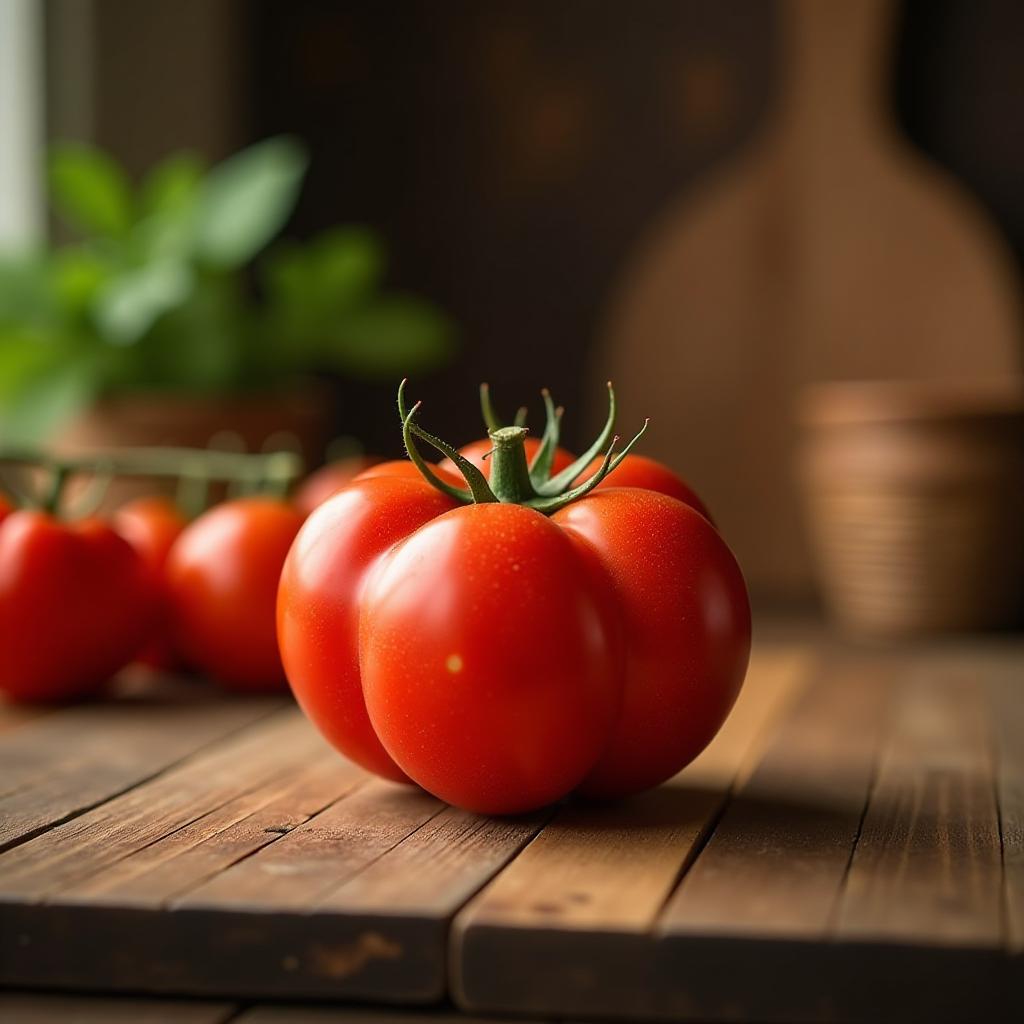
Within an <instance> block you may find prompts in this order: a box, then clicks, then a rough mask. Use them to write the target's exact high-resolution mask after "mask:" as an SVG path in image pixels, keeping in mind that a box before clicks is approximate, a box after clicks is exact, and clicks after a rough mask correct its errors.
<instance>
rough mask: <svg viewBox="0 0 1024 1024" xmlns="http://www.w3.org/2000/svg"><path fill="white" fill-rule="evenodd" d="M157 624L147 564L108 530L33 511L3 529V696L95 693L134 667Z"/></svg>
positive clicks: (10, 518) (13, 516)
mask: <svg viewBox="0 0 1024 1024" xmlns="http://www.w3.org/2000/svg"><path fill="white" fill-rule="evenodd" d="M153 614H154V606H153V601H152V594H151V590H150V581H149V576H148V573H147V571H146V568H145V566H144V565H143V563H142V560H141V559H140V558H139V556H138V555H137V554H136V552H135V551H134V549H133V548H132V547H131V545H130V544H129V543H128V542H127V541H126V540H124V539H123V538H122V537H120V536H118V534H117V533H115V532H114V530H113V529H111V528H110V527H109V526H108V525H106V524H105V523H102V522H99V521H98V520H95V519H90V520H84V521H82V522H79V523H74V524H70V525H69V524H65V523H63V522H60V521H59V520H57V519H55V518H53V517H52V516H49V515H47V514H45V513H43V512H35V511H18V512H11V513H9V514H8V515H6V517H4V518H3V520H2V522H0V692H3V693H5V694H7V695H8V696H10V697H13V698H15V699H17V700H41V701H46V700H62V699H67V698H71V697H78V696H82V695H85V694H89V693H92V692H94V691H95V690H97V689H98V688H99V687H100V686H101V685H102V684H103V683H104V682H105V681H106V680H107V679H109V678H110V677H111V676H113V675H114V674H115V673H116V672H117V671H118V670H119V669H121V668H123V667H124V666H125V665H127V664H128V662H130V661H131V660H132V659H133V658H134V657H135V655H136V654H137V653H138V651H139V649H140V647H141V645H142V644H143V642H144V641H145V639H146V637H147V635H148V632H149V629H150V628H151V624H152V621H153Z"/></svg>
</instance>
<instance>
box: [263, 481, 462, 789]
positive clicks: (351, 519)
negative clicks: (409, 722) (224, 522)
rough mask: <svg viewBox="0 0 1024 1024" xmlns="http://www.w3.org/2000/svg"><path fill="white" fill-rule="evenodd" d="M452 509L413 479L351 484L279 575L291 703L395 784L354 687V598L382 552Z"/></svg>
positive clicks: (316, 519)
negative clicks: (295, 700) (293, 696)
mask: <svg viewBox="0 0 1024 1024" xmlns="http://www.w3.org/2000/svg"><path fill="white" fill-rule="evenodd" d="M410 465H411V463H410ZM455 507H456V503H455V502H454V501H453V500H452V499H451V498H448V497H446V496H445V495H443V494H441V492H440V491H438V490H436V489H435V488H433V487H431V486H430V485H429V484H428V483H426V482H425V481H424V480H423V479H422V478H421V477H419V478H417V479H415V480H414V479H411V478H408V477H405V478H403V477H401V476H397V477H389V476H373V477H368V478H363V479H359V480H356V481H354V482H353V483H352V484H351V485H350V486H349V487H347V488H346V489H345V490H343V491H341V492H340V493H338V494H336V495H335V496H334V497H332V498H330V499H329V500H328V501H327V502H325V503H324V504H323V505H322V506H320V508H318V509H317V510H316V511H315V512H314V513H313V514H312V515H311V516H310V517H309V520H308V521H307V523H306V525H305V526H304V527H303V528H302V530H301V532H300V533H299V535H298V537H297V538H296V540H295V543H294V545H293V546H292V549H291V551H290V552H289V554H288V558H287V561H286V562H285V566H284V571H283V572H282V573H281V586H280V591H279V593H278V602H277V630H278V639H279V642H280V646H281V654H282V657H283V660H284V667H285V669H286V670H287V674H288V680H289V682H290V683H291V687H292V691H293V692H294V694H295V697H296V699H297V700H298V702H299V705H300V706H301V707H302V709H303V711H305V712H306V714H307V715H308V716H309V718H310V719H311V720H312V721H313V722H314V724H315V725H316V726H317V727H318V728H319V729H320V731H321V732H322V733H323V734H324V736H325V737H326V738H327V739H328V740H329V741H330V742H331V743H332V744H333V745H334V746H335V747H337V748H338V749H339V750H340V751H341V752H342V753H343V754H345V755H346V756H347V757H349V758H351V759H352V760H353V761H355V762H356V763H357V764H360V765H362V766H363V767H364V768H367V769H369V770H370V771H373V772H376V773H377V774H379V775H382V776H384V778H387V779H391V780H393V781H395V782H407V781H408V779H407V778H406V775H405V773H404V772H403V771H402V770H401V769H400V768H399V767H398V766H397V765H396V764H395V763H394V761H393V760H392V759H391V757H390V755H389V754H388V753H387V752H386V751H385V750H384V747H383V746H382V745H381V743H380V740H379V739H378V738H377V735H376V733H375V732H374V730H373V727H372V726H371V724H370V719H369V717H368V715H367V712H366V703H365V700H364V698H363V688H362V683H361V682H360V673H359V607H360V594H361V592H362V590H363V587H364V583H365V579H366V576H367V574H368V573H369V572H370V571H371V570H372V568H373V567H374V566H375V565H376V562H377V560H378V559H379V557H380V556H381V554H382V553H383V552H385V551H386V550H387V549H388V548H390V547H391V545H393V544H395V543H397V542H398V541H400V540H402V539H404V538H405V537H407V536H408V535H409V534H410V533H412V532H413V531H414V530H416V529H418V528H419V527H420V526H422V525H423V524H424V523H427V522H429V521H430V520H432V519H435V518H436V517H437V516H439V515H441V514H442V513H444V512H447V511H449V510H450V509H453V508H455Z"/></svg>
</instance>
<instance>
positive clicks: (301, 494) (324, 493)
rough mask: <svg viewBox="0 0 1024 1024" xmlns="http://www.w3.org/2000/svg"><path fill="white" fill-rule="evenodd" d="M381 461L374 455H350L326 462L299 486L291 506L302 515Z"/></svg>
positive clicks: (307, 513)
mask: <svg viewBox="0 0 1024 1024" xmlns="http://www.w3.org/2000/svg"><path fill="white" fill-rule="evenodd" d="M380 461H381V460H380V459H379V458H377V457H376V456H374V455H352V456H349V457H348V458H345V459H338V460H336V461H335V462H328V463H327V465H326V466H321V467H320V468H319V469H317V470H314V471H313V472H312V473H310V474H309V476H307V477H306V479H305V480H303V481H302V483H301V484H299V486H298V488H297V489H296V491H295V494H294V495H293V496H292V504H293V505H295V507H296V508H297V509H298V510H299V511H300V512H302V513H303V514H304V515H307V516H308V515H309V513H310V512H312V511H313V509H315V508H317V507H318V506H320V505H322V504H323V503H324V502H325V501H326V500H327V499H328V498H329V497H330V496H331V495H332V494H337V493H338V491H340V490H341V489H342V487H344V486H345V485H346V484H347V483H349V481H351V480H352V479H353V478H354V477H357V476H358V475H359V474H360V473H362V472H363V471H364V470H367V469H369V468H370V467H371V466H375V465H376V464H377V463H379V462H380Z"/></svg>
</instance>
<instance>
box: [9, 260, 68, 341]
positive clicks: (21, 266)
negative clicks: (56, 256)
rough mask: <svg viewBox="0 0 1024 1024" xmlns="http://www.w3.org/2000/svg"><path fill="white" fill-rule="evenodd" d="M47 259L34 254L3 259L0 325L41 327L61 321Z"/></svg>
mask: <svg viewBox="0 0 1024 1024" xmlns="http://www.w3.org/2000/svg"><path fill="white" fill-rule="evenodd" d="M59 315H60V305H59V303H58V301H57V296H56V294H55V292H54V288H53V279H52V275H51V268H50V266H49V264H48V262H47V260H46V259H45V258H44V257H42V256H39V255H36V254H35V253H24V254H18V255H13V254H11V255H5V256H3V257H0V324H4V325H18V326H22V327H25V326H28V325H40V324H50V323H53V322H55V321H56V320H57V319H59Z"/></svg>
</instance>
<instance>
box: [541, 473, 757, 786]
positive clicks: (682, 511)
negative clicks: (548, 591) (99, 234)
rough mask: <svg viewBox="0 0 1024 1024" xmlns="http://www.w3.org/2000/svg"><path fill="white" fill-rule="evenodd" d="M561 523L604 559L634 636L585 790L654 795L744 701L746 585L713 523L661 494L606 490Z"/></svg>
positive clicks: (565, 513) (566, 512)
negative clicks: (614, 713)
mask: <svg viewBox="0 0 1024 1024" xmlns="http://www.w3.org/2000/svg"><path fill="white" fill-rule="evenodd" d="M552 520H553V523H554V524H555V525H557V526H559V527H560V528H562V529H563V530H565V532H566V533H567V534H568V535H570V536H571V537H572V538H573V539H575V540H576V541H577V543H580V544H583V545H585V546H586V547H588V548H589V549H590V550H591V551H593V552H594V553H596V555H597V558H598V560H599V562H600V563H601V565H602V566H603V567H604V569H605V571H606V573H607V575H608V578H609V580H610V582H611V584H612V587H613V589H614V592H615V597H616V601H617V604H618V607H619V610H620V614H621V621H622V625H623V630H624V636H625V665H624V670H623V672H622V675H621V684H622V688H623V694H622V707H621V709H620V712H619V715H618V718H617V720H616V725H615V729H614V732H613V734H612V737H611V740H610V742H609V744H608V746H607V748H606V749H605V750H604V752H603V753H602V755H601V757H600V759H598V760H597V762H596V763H595V764H594V765H593V767H592V768H591V771H590V772H589V774H588V776H587V779H586V781H585V782H584V783H583V785H582V787H581V789H582V791H583V792H584V793H587V794H589V795H592V796H601V797H611V796H621V795H624V794H627V793H634V792H638V791H640V790H643V789H647V788H649V787H651V786H655V785H657V784H658V783H660V782H663V781H665V780H666V779H668V778H669V777H670V776H672V775H674V774H675V773H676V772H678V771H679V770H680V769H681V768H683V767H684V766H685V765H686V764H688V763H689V762H690V761H692V760H693V758H694V757H696V756H697V754H699V753H700V752H701V751H702V750H703V749H704V747H706V746H707V744H708V743H710V742H711V739H712V738H713V737H714V735H715V733H716V732H718V730H719V728H720V727H721V725H722V723H723V722H724V721H725V718H726V716H727V715H728V714H729V711H730V709H731V708H732V706H733V704H734V703H735V700H736V697H737V696H738V694H739V691H740V687H741V686H742V684H743V678H744V676H745V675H746V670H747V662H748V660H749V657H750V604H749V601H748V598H747V589H746V584H745V583H744V581H743V575H742V573H741V572H740V569H739V566H738V565H737V564H736V560H735V558H734V557H733V555H732V552H731V551H730V550H729V548H728V546H727V545H726V543H725V541H723V540H722V538H721V536H720V535H719V533H718V531H717V530H715V528H714V527H713V526H712V525H711V524H710V523H709V522H708V521H707V519H705V518H704V516H702V515H700V514H699V513H698V512H696V511H695V510H694V509H692V508H690V507H689V506H688V505H684V504H683V503H682V502H681V501H678V500H676V499H674V498H669V497H667V496H666V495H663V494H659V493H657V492H654V491H644V490H640V489H637V488H609V489H608V490H606V491H601V490H597V491H594V492H593V493H592V494H591V495H589V496H588V497H586V498H584V499H583V500H582V501H578V502H574V503H573V504H571V505H569V506H567V507H566V508H564V509H562V510H561V511H559V512H556V513H555V514H554V516H553V517H552ZM638 524H642V528H639V529H638Z"/></svg>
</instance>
